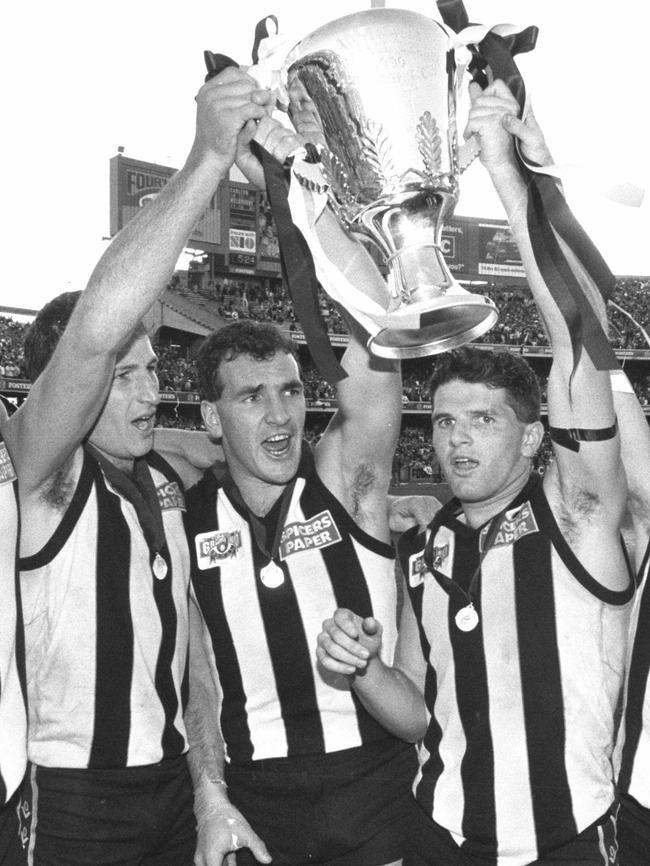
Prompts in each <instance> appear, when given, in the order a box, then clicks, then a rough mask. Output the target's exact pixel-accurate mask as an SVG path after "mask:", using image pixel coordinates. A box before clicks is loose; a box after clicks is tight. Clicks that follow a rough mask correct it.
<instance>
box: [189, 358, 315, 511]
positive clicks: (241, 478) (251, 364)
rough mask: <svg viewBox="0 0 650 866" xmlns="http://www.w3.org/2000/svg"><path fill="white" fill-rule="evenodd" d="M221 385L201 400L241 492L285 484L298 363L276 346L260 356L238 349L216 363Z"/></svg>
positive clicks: (300, 422) (299, 392) (297, 419)
mask: <svg viewBox="0 0 650 866" xmlns="http://www.w3.org/2000/svg"><path fill="white" fill-rule="evenodd" d="M219 377H220V379H221V382H222V383H223V391H222V393H221V396H220V397H219V399H218V400H217V401H216V402H214V403H209V402H207V401H204V403H203V405H202V412H203V418H204V420H205V423H206V427H207V428H208V431H209V432H210V433H212V435H214V436H220V437H221V440H222V445H223V450H224V454H225V456H226V461H227V463H228V469H229V471H230V473H231V475H232V477H233V479H234V481H235V482H236V483H237V485H238V487H239V488H240V490H241V491H242V493H243V494H244V496H246V495H247V494H250V493H251V492H253V493H255V492H257V491H260V490H263V489H264V488H266V487H267V486H268V485H274V486H276V485H285V484H288V483H289V481H291V479H292V478H293V477H294V475H295V474H296V472H297V470H298V464H299V461H300V452H301V445H302V434H303V429H304V426H305V395H304V392H303V386H302V382H301V381H300V374H299V371H298V365H297V364H296V361H295V359H294V358H293V357H292V356H291V355H289V354H287V353H286V352H283V351H279V352H276V354H275V355H274V356H273V357H272V358H270V359H269V360H266V361H256V360H255V359H254V358H252V357H251V356H250V355H239V356H238V357H237V358H235V359H234V360H232V361H223V362H222V363H221V366H220V368H219Z"/></svg>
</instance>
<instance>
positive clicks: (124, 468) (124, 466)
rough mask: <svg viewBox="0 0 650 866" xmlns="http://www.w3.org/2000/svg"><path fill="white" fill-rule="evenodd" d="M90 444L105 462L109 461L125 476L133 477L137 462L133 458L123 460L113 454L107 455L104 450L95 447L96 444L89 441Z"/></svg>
mask: <svg viewBox="0 0 650 866" xmlns="http://www.w3.org/2000/svg"><path fill="white" fill-rule="evenodd" d="M88 444H89V445H92V447H93V448H94V449H95V451H96V452H97V453H98V454H101V456H102V457H103V458H104V460H108V462H109V463H112V464H113V466H114V467H115V468H116V469H119V470H120V471H121V472H124V474H125V475H128V476H129V477H131V476H132V475H133V469H134V467H135V460H134V459H133V458H132V457H129V458H121V457H115V455H113V454H107V452H106V451H104V450H103V449H102V448H99V447H98V446H97V445H95V443H94V442H91V441H90V440H88Z"/></svg>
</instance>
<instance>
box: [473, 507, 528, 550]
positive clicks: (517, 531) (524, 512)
mask: <svg viewBox="0 0 650 866" xmlns="http://www.w3.org/2000/svg"><path fill="white" fill-rule="evenodd" d="M487 531H488V527H485V529H484V530H483V532H482V533H481V541H480V549H481V551H482V550H483V542H484V540H485V536H486V534H487ZM534 532H539V526H538V525H537V521H536V520H535V515H534V514H533V510H532V508H531V507H530V502H524V504H523V505H520V506H519V507H518V508H513V509H512V510H511V511H506V514H505V517H504V518H503V520H502V521H501V526H499V531H498V532H497V534H496V538H495V539H494V541H493V542H492V547H506V546H507V545H509V544H514V543H515V541H519V539H520V538H523V537H524V535H532V534H533V533H534Z"/></svg>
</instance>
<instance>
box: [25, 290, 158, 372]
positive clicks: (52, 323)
mask: <svg viewBox="0 0 650 866" xmlns="http://www.w3.org/2000/svg"><path fill="white" fill-rule="evenodd" d="M80 297H81V292H63V294H61V295H57V296H56V298H53V299H52V300H51V301H49V303H47V304H45V306H44V307H43V308H42V309H40V310H39V311H38V313H37V314H36V318H35V319H34V321H33V322H32V323H31V325H30V326H29V328H28V329H27V333H26V334H25V340H24V342H23V355H24V357H25V369H26V371H27V376H28V378H29V380H30V381H31V382H35V381H36V380H37V379H38V377H39V376H40V375H41V373H42V372H43V370H44V369H45V368H46V367H47V365H48V364H49V363H50V358H51V357H52V355H53V354H54V350H55V349H56V347H57V345H58V343H59V340H60V339H61V337H62V336H63V332H64V331H65V329H66V328H67V327H68V322H69V321H70V317H71V316H72V312H73V310H74V308H75V307H76V306H77V301H78V300H79V298H80ZM139 335H143V336H148V333H147V330H146V328H145V327H144V325H143V324H142V322H138V324H137V325H136V326H135V328H134V329H133V331H131V333H130V334H129V336H128V338H127V339H126V340H124V342H123V343H122V346H121V347H120V350H121V351H124V349H125V347H126V346H127V345H129V344H130V343H131V341H132V340H133V339H134V337H136V336H139Z"/></svg>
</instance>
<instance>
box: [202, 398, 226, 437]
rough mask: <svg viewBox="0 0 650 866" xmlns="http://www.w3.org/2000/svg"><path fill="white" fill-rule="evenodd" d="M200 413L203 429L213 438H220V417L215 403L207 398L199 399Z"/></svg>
mask: <svg viewBox="0 0 650 866" xmlns="http://www.w3.org/2000/svg"><path fill="white" fill-rule="evenodd" d="M201 415H202V416H203V423H204V424H205V429H206V430H207V431H208V433H209V434H210V436H211V437H212V438H213V439H221V433H222V431H221V419H220V418H219V412H218V411H217V406H216V403H210V402H208V400H201Z"/></svg>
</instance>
